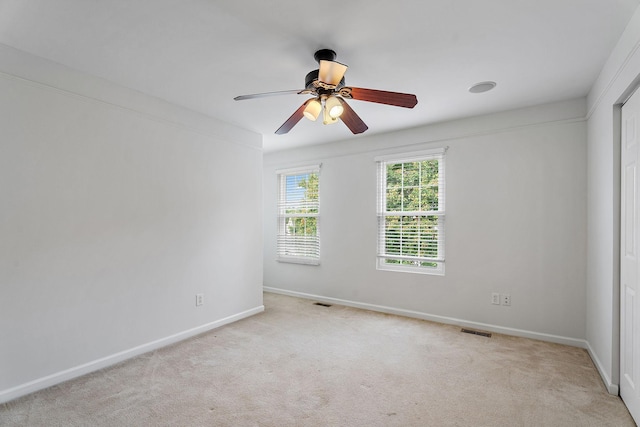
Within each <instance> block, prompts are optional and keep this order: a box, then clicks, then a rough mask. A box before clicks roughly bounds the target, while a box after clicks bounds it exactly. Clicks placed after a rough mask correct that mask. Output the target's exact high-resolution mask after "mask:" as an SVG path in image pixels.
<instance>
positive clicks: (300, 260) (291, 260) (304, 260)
mask: <svg viewBox="0 0 640 427" xmlns="http://www.w3.org/2000/svg"><path fill="white" fill-rule="evenodd" d="M276 262H284V263H287V264H303V265H320V258H312V257H297V258H295V257H285V256H283V257H278V258H276Z"/></svg>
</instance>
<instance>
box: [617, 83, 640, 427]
mask: <svg viewBox="0 0 640 427" xmlns="http://www.w3.org/2000/svg"><path fill="white" fill-rule="evenodd" d="M639 118H640V91H636V93H634V94H633V96H632V97H631V98H629V100H628V101H627V102H626V103H625V104H624V105H623V107H622V141H621V151H622V153H621V155H622V159H621V160H622V162H621V172H622V176H621V198H620V199H621V223H620V227H621V230H620V244H621V245H620V246H621V247H620V285H621V286H620V396H621V397H622V400H624V403H625V405H627V408H629V412H631V415H632V416H633V418H634V419H635V421H636V423H640V298H639V297H638V288H639V286H638V279H639V278H640V274H639V271H638V268H639V267H640V263H639V262H638V238H639V231H640V224H639V222H638V221H639V220H640V218H638V211H639V205H638V202H639V195H638V189H639V187H640V185H639V182H638V180H639V179H640V176H639V173H638V172H639V171H638V162H639V160H640V158H639V156H640V128H639V126H640V120H639Z"/></svg>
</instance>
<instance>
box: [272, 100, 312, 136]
mask: <svg viewBox="0 0 640 427" xmlns="http://www.w3.org/2000/svg"><path fill="white" fill-rule="evenodd" d="M311 101H313V98H312V99H308V100H307V102H305V103H304V104H302V105H301V106H300V107H299V108H298V109H297V110H296V111H295V112H294V113H293V114H292V115H291V117H289V118H288V119H287V121H286V122H284V123H283V124H282V126H280V127H279V128H278V130H277V131H276V133H277V134H278V135H284V134H285V133H287V132H289V131H290V130H291V129H293V127H294V126H295V125H296V124H297V123H298V122H299V121H300V119H301V118H303V117H304V109H305V108H306V107H307V104H308V103H309V102H311Z"/></svg>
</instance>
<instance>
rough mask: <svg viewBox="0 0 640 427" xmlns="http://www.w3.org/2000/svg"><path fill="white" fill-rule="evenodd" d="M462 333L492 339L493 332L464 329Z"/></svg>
mask: <svg viewBox="0 0 640 427" xmlns="http://www.w3.org/2000/svg"><path fill="white" fill-rule="evenodd" d="M461 332H464V333H465V334H472V335H480V336H481V337H487V338H491V332H484V331H475V330H473V329H465V328H462V331H461Z"/></svg>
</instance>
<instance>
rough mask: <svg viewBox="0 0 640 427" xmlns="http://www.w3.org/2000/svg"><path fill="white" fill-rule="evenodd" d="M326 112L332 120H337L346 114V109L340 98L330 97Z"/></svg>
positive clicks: (325, 105)
mask: <svg viewBox="0 0 640 427" xmlns="http://www.w3.org/2000/svg"><path fill="white" fill-rule="evenodd" d="M324 108H325V110H327V112H328V114H329V117H331V118H332V119H337V118H338V117H340V116H341V115H342V113H343V112H344V107H343V106H342V103H341V102H340V100H339V99H338V98H336V97H335V96H333V95H332V96H330V97H328V98H327V100H326V101H325V104H324Z"/></svg>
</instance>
